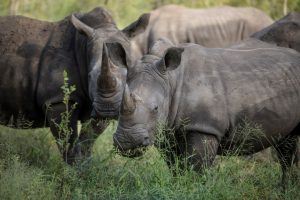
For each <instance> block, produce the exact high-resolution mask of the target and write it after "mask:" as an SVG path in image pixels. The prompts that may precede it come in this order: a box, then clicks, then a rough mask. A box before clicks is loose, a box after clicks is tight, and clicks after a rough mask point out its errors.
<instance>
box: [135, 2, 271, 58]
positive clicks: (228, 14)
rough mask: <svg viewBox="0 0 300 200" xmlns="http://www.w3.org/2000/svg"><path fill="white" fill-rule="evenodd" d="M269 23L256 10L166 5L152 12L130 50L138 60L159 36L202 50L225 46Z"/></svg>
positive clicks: (269, 20) (269, 21) (268, 20)
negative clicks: (146, 24)
mask: <svg viewBox="0 0 300 200" xmlns="http://www.w3.org/2000/svg"><path fill="white" fill-rule="evenodd" d="M271 23H273V20H272V19H271V18H270V17H269V16H267V15H266V14H265V13H263V12H262V11H260V10H258V9H256V8H250V7H248V8H247V7H246V8H234V7H229V6H226V7H216V8H209V9H190V8H186V7H183V6H178V5H167V6H163V7H161V8H158V9H156V10H154V11H152V12H151V17H150V22H149V26H148V28H147V29H146V31H145V32H144V33H143V34H140V35H139V36H137V37H135V38H134V39H133V40H132V51H133V54H134V59H139V58H141V57H142V55H144V54H146V53H148V50H149V48H151V46H152V45H153V44H154V43H155V41H156V40H158V39H159V38H161V37H165V38H168V39H169V40H171V42H173V43H174V44H179V43H188V42H190V43H195V44H200V45H203V46H205V47H225V46H229V45H231V44H233V43H235V42H239V41H241V40H243V39H245V38H248V37H249V36H250V35H251V34H253V33H255V32H257V31H259V30H261V29H263V28H265V27H266V26H269V25H270V24H271Z"/></svg>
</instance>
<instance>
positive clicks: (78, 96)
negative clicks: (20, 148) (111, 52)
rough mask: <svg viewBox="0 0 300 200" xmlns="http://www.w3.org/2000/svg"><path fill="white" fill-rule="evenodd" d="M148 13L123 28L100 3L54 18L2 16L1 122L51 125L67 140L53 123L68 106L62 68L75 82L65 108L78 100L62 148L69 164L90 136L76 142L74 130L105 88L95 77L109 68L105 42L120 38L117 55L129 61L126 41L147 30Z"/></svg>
mask: <svg viewBox="0 0 300 200" xmlns="http://www.w3.org/2000/svg"><path fill="white" fill-rule="evenodd" d="M148 18H149V15H148V14H144V15H142V16H141V17H140V18H139V20H137V21H136V22H134V23H133V24H131V25H129V26H128V27H127V28H125V29H124V30H123V31H121V30H119V29H118V28H117V26H116V24H115V22H114V20H113V18H112V16H111V15H110V14H109V13H108V12H107V11H106V10H105V9H103V8H100V7H98V8H95V9H93V10H92V11H90V12H88V13H85V14H80V13H77V14H73V15H71V16H68V17H66V18H65V19H63V20H61V21H58V22H46V21H39V20H35V19H30V18H27V17H23V16H7V17H0V96H1V99H0V121H1V123H2V124H4V125H7V124H8V123H9V122H10V124H13V125H15V126H16V125H17V122H18V121H19V120H18V119H19V118H21V119H22V120H23V121H29V122H30V128H36V127H44V126H50V129H51V131H52V133H53V135H54V137H55V138H56V139H57V140H66V139H67V138H62V136H61V135H60V134H61V131H60V130H59V128H58V126H57V124H59V123H60V122H61V120H62V119H61V117H62V115H61V114H62V113H64V112H65V111H66V106H65V105H64V103H63V97H64V94H63V92H62V89H61V87H62V85H63V81H64V78H63V72H64V71H66V72H67V74H68V77H69V80H68V83H69V84H70V85H74V86H75V87H76V91H75V92H73V93H72V94H71V96H70V101H69V104H70V105H68V107H69V109H70V108H71V107H72V106H73V105H76V108H75V109H74V110H73V111H72V113H71V116H70V122H69V123H68V124H67V125H66V126H67V127H66V128H68V129H69V130H71V132H70V138H69V141H68V143H69V144H70V146H69V147H68V148H62V149H60V150H61V152H62V153H63V155H64V159H65V160H66V161H67V162H68V163H71V162H73V161H74V157H75V156H76V155H80V148H79V147H80V145H79V144H80V143H81V142H82V141H83V140H86V139H88V138H86V135H84V134H81V137H80V138H79V139H78V140H79V141H78V143H77V144H78V145H74V142H75V140H76V138H77V135H78V134H77V121H78V120H81V121H85V120H87V119H89V118H90V114H91V111H92V104H95V103H96V102H95V99H96V96H97V90H98V89H99V88H100V89H103V88H104V89H105V87H109V86H107V85H99V84H101V81H99V80H98V79H99V76H100V73H101V69H102V68H104V70H105V68H106V67H107V66H105V65H106V64H107V62H106V60H107V59H106V58H104V59H102V56H103V55H104V56H105V54H104V53H103V52H102V48H103V43H104V42H105V41H114V42H118V44H119V46H122V50H123V51H124V52H116V54H118V53H122V57H123V61H124V62H126V64H127V62H128V63H129V62H130V41H129V40H130V38H131V37H133V36H135V35H136V34H138V33H140V32H142V31H143V30H144V29H145V27H146V26H147V21H148ZM103 61H104V62H105V63H102V62H103ZM118 64H120V65H121V64H122V65H124V63H115V65H114V66H115V67H122V66H118ZM124 76H126V70H124ZM107 78H110V77H107ZM102 80H103V79H102ZM105 94H106V93H105ZM121 95H122V94H121ZM98 117H99V116H98ZM100 117H102V116H100ZM103 117H105V116H103ZM100 129H101V127H100ZM100 131H101V130H100Z"/></svg>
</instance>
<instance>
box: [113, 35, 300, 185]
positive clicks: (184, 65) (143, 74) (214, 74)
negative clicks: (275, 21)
mask: <svg viewBox="0 0 300 200" xmlns="http://www.w3.org/2000/svg"><path fill="white" fill-rule="evenodd" d="M149 57H151V56H149V55H145V56H144V57H143V58H142V60H141V61H140V62H138V63H137V65H136V66H135V67H134V68H132V69H131V70H130V71H129V72H128V79H127V83H128V85H126V89H125V91H124V95H123V100H122V106H121V112H120V117H119V124H118V128H117V131H116V133H115V134H114V145H115V146H116V147H117V148H118V149H119V150H120V151H121V153H123V154H125V155H126V153H127V152H128V151H129V150H135V149H138V148H139V147H147V146H149V145H151V144H153V143H154V141H155V129H156V128H157V126H158V123H161V122H164V123H166V124H167V125H168V128H172V129H174V130H175V137H176V143H175V145H174V146H173V147H172V152H173V154H171V155H167V156H169V157H167V162H168V164H170V165H171V164H173V162H174V160H175V159H174V153H175V154H177V156H178V157H180V156H184V157H186V158H187V159H188V161H189V163H190V164H191V165H193V166H194V169H195V170H199V171H201V169H202V168H203V167H205V166H210V165H211V164H212V162H213V160H214V158H215V156H216V154H224V153H226V152H228V151H229V150H231V151H232V150H236V149H237V148H240V151H239V152H240V154H246V155H247V154H252V153H255V152H258V151H261V150H263V149H265V148H267V147H269V146H271V145H274V146H275V147H276V149H277V150H278V156H279V160H280V162H281V165H282V169H283V173H284V174H283V180H285V172H286V168H288V167H289V166H290V165H291V164H292V162H293V157H294V154H295V151H296V140H297V137H298V136H299V132H300V126H299V122H300V105H299V100H300V55H299V53H298V52H296V51H294V50H291V49H287V48H281V47H276V46H274V45H270V44H267V43H264V42H261V41H258V40H256V39H248V40H246V41H244V42H242V43H240V45H235V46H233V47H231V48H205V47H201V46H199V45H185V46H184V47H178V48H177V47H176V48H175V47H173V48H169V49H168V50H167V52H166V53H165V55H164V57H163V58H162V59H160V58H158V57H157V58H156V59H152V61H151V62H148V61H147V60H148V59H149ZM152 58H153V57H152ZM244 119H247V121H249V122H251V123H253V124H258V125H260V127H261V129H262V130H263V132H264V133H265V135H264V136H263V135H253V136H252V137H249V138H245V135H242V134H241V133H240V132H238V133H236V132H234V131H233V130H234V129H236V128H238V127H239V126H241V125H242V124H243V121H244ZM182 120H184V121H185V123H184V124H182ZM183 125H184V131H182V126H183ZM234 133H235V134H234ZM240 134H241V135H240ZM166 137H167V138H168V137H169V135H168V134H167V135H166ZM243 142H244V143H243ZM131 156H134V155H131Z"/></svg>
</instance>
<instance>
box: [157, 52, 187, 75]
mask: <svg viewBox="0 0 300 200" xmlns="http://www.w3.org/2000/svg"><path fill="white" fill-rule="evenodd" d="M183 51H184V48H178V47H171V48H169V49H167V50H166V52H165V55H164V56H163V58H162V59H161V61H160V62H159V64H158V69H159V71H160V72H162V73H165V72H166V71H171V70H174V69H176V68H177V67H178V66H179V65H180V63H181V56H182V53H183Z"/></svg>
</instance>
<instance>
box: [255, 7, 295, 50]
mask: <svg viewBox="0 0 300 200" xmlns="http://www.w3.org/2000/svg"><path fill="white" fill-rule="evenodd" d="M251 37H253V38H256V39H259V40H261V41H265V42H268V43H271V44H276V45H277V46H281V47H287V48H291V49H295V50H296V51H298V52H300V13H297V12H292V13H289V14H288V15H286V16H284V17H283V18H281V19H280V20H278V21H276V22H275V23H273V24H272V25H270V26H268V27H266V28H264V29H263V30H261V31H259V32H257V33H255V34H253V35H252V36H251Z"/></svg>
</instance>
